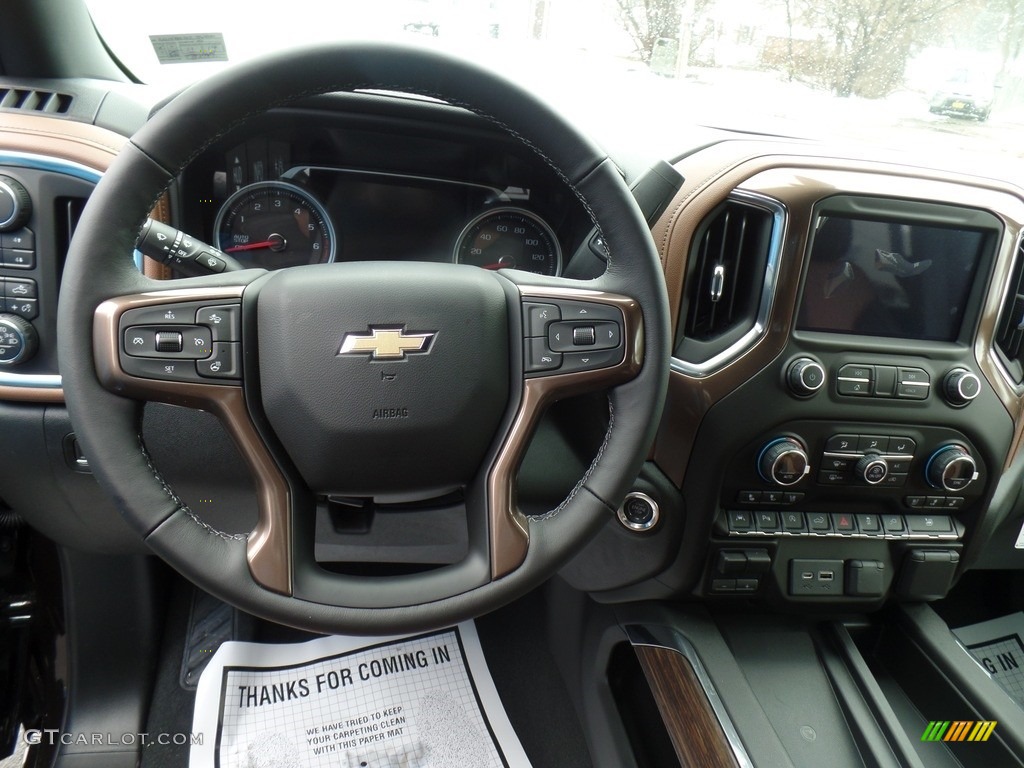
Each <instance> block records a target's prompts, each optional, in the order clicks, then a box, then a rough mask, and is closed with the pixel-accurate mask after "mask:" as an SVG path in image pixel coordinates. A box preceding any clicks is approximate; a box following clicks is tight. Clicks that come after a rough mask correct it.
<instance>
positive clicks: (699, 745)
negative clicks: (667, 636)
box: [633, 645, 739, 768]
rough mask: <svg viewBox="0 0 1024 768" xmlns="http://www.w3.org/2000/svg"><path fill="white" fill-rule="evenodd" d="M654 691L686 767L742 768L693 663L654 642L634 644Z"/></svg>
mask: <svg viewBox="0 0 1024 768" xmlns="http://www.w3.org/2000/svg"><path fill="white" fill-rule="evenodd" d="M633 650H634V651H635V652H636V655H637V658H638V659H639V660H640V666H641V667H642V668H643V671H644V676H645V677H646V678H647V683H648V685H649V686H650V687H651V693H653V694H654V701H655V702H656V703H657V705H658V711H659V712H660V713H661V717H662V720H663V721H664V723H665V728H666V730H667V731H668V735H669V738H670V739H671V740H672V746H673V747H674V748H675V752H676V757H678V758H679V763H680V765H682V766H683V767H684V768H691V767H692V768H739V763H737V762H736V758H735V756H734V755H733V751H732V747H731V745H730V744H729V740H728V738H727V737H726V735H725V731H724V730H723V729H722V726H721V724H720V723H719V722H718V718H717V717H716V716H715V712H714V710H713V709H712V708H711V703H710V701H708V697H707V695H706V694H705V693H704V688H703V687H702V686H701V684H700V681H699V680H698V679H697V675H696V673H695V672H694V670H693V667H692V666H691V665H690V662H689V661H688V660H687V659H686V657H684V656H683V655H682V654H681V653H678V652H676V651H673V650H669V649H667V648H658V647H655V646H651V645H636V646H634V647H633Z"/></svg>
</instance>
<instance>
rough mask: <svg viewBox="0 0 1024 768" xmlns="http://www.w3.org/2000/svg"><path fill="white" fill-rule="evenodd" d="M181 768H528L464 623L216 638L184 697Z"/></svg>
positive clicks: (469, 625)
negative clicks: (267, 640)
mask: <svg viewBox="0 0 1024 768" xmlns="http://www.w3.org/2000/svg"><path fill="white" fill-rule="evenodd" d="M192 730H193V734H194V738H195V739H196V740H199V739H201V740H202V744H195V745H193V746H192V748H191V755H190V762H189V765H190V767H191V768H208V767H216V768H286V767H287V768H293V767H295V766H309V767H310V768H321V766H324V767H325V768H326V766H331V767H332V768H337V767H338V766H341V767H342V768H349V767H350V766H351V767H352V768H442V766H443V767H444V768H451V766H459V767H460V768H477V766H479V767H480V768H492V767H493V768H502V766H506V767H508V768H520V766H523V767H528V766H529V765H530V763H529V760H528V759H527V758H526V754H525V753H524V752H523V749H522V746H521V745H520V743H519V739H518V738H517V737H516V735H515V732H514V731H513V730H512V726H511V724H510V723H509V721H508V717H507V716H506V714H505V710H504V708H503V706H502V704H501V701H500V699H499V698H498V694H497V691H496V690H495V688H494V682H493V680H492V679H491V675H490V672H489V671H488V669H487V663H486V661H485V659H484V656H483V653H482V651H481V649H480V640H479V638H478V636H477V633H476V627H475V626H474V625H473V623H472V622H466V623H463V624H460V625H458V626H456V627H453V628H451V629H447V630H442V631H439V632H433V633H428V634H423V635H416V636H411V637H404V638H365V637H363V638H352V637H324V638H319V639H316V640H311V641H309V642H306V643H297V644H292V645H264V644H259V643H240V642H228V643H225V644H224V645H222V646H221V647H220V649H219V650H218V651H217V653H216V655H214V657H213V659H212V660H211V661H210V663H209V665H208V666H207V667H206V669H205V670H204V671H203V675H202V677H201V678H200V681H199V688H198V690H197V693H196V709H195V715H194V720H193V728H192Z"/></svg>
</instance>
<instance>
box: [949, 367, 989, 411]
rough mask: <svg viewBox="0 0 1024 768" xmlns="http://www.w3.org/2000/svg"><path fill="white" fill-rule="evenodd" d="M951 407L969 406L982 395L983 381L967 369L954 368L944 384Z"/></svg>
mask: <svg viewBox="0 0 1024 768" xmlns="http://www.w3.org/2000/svg"><path fill="white" fill-rule="evenodd" d="M942 389H943V392H945V395H946V400H947V401H948V402H949V404H950V405H956V406H960V405H967V404H968V403H969V402H971V400H973V399H974V398H976V397H977V396H978V395H980V394H981V379H979V378H978V377H977V376H976V375H974V374H973V373H972V372H971V371H969V370H967V369H966V368H954V369H953V370H952V371H950V372H949V373H947V374H946V378H945V379H944V380H943V382H942Z"/></svg>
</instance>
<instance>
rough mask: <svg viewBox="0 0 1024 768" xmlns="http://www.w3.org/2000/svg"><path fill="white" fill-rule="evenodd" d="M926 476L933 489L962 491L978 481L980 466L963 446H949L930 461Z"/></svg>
mask: <svg viewBox="0 0 1024 768" xmlns="http://www.w3.org/2000/svg"><path fill="white" fill-rule="evenodd" d="M924 474H925V478H926V479H927V480H928V484H929V485H931V486H932V487H933V488H942V489H944V490H947V491H962V490H963V489H964V488H966V487H967V486H968V485H970V484H971V483H972V482H974V480H975V479H977V477H978V465H977V464H976V463H975V461H974V458H973V457H972V456H971V454H970V453H968V451H967V449H966V448H964V447H963V446H960V445H947V446H945V447H943V448H939V450H937V451H936V452H935V453H933V454H932V457H931V458H930V459H928V464H927V466H926V467H925V470H924Z"/></svg>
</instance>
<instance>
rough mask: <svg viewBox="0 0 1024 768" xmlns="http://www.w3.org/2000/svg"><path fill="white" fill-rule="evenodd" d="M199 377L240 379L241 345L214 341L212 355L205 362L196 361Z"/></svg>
mask: <svg viewBox="0 0 1024 768" xmlns="http://www.w3.org/2000/svg"><path fill="white" fill-rule="evenodd" d="M196 370H197V371H198V372H199V375H200V376H207V377H209V378H213V379H240V378H241V377H242V353H241V344H238V343H237V342H231V341H215V342H214V343H213V355H212V356H211V357H209V358H207V359H206V360H197V361H196Z"/></svg>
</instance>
